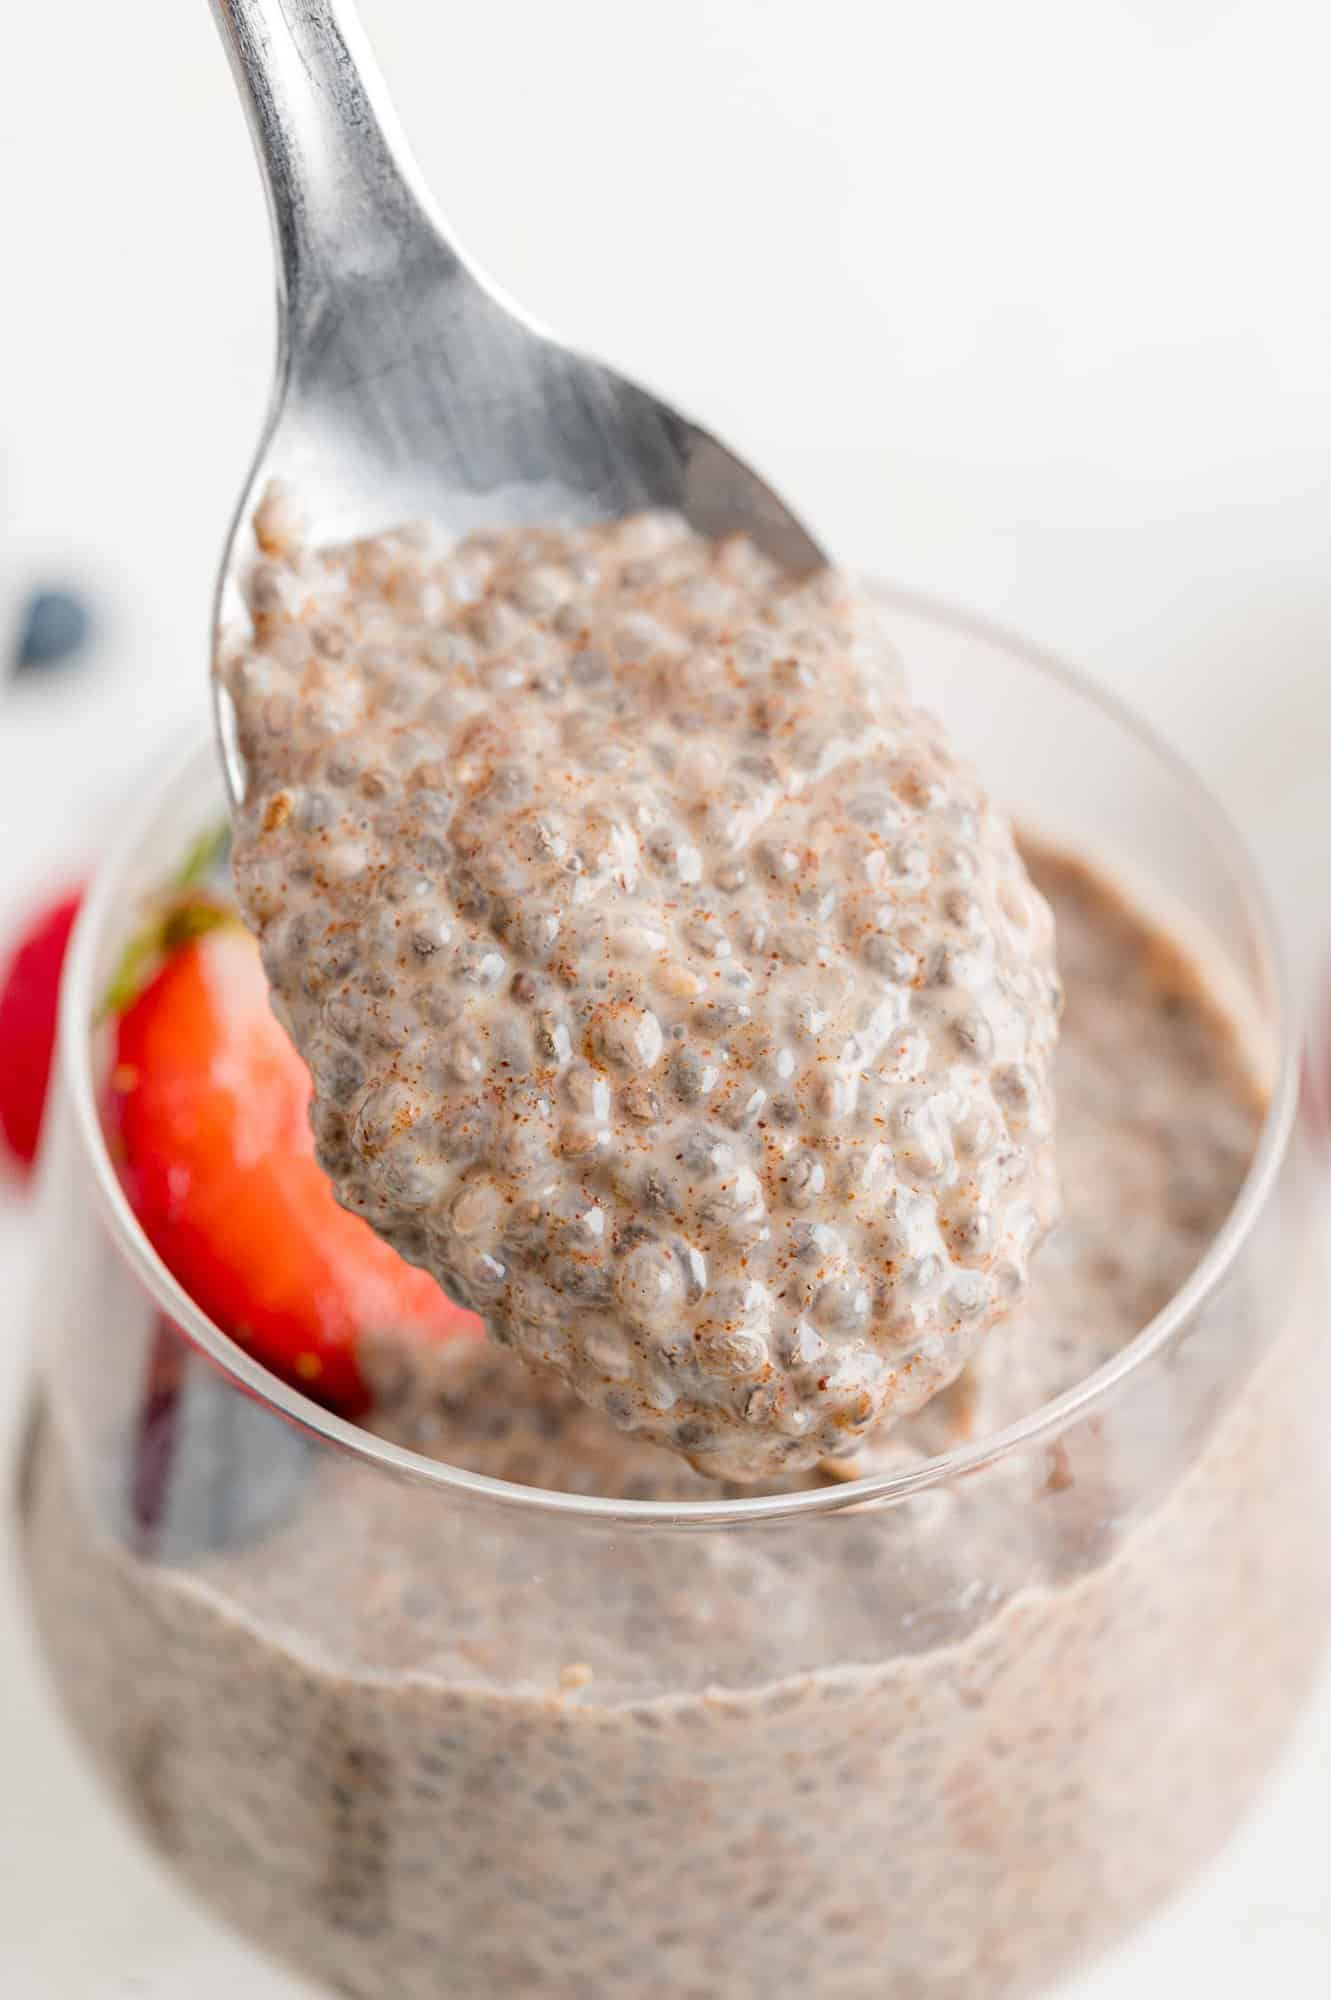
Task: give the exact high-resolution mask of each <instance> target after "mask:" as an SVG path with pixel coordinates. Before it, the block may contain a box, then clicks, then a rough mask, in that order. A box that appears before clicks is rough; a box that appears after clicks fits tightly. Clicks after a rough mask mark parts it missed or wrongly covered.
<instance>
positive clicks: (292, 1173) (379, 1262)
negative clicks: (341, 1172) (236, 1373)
mask: <svg viewBox="0 0 1331 2000" xmlns="http://www.w3.org/2000/svg"><path fill="white" fill-rule="evenodd" d="M309 1097H310V1079H309V1073H308V1071H307V1070H306V1069H305V1066H304V1064H303V1063H302V1062H301V1059H300V1057H299V1056H298V1055H297V1053H296V1051H295V1049H294V1048H293V1047H292V1045H291V1043H290V1041H289V1040H288V1039H287V1037H286V1035H285V1034H284V1033H283V1031H282V1029H281V1027H280V1026H279V1025H278V1023H277V1021H276V1020H275V1019H274V1017H273V1015H272V1012H271V1010H270V1008H269V1005H268V992H267V987H266V985H265V982H264V975H263V968H262V966H261V965H260V963H259V954H258V950H257V947H256V946H255V943H254V940H253V939H252V938H251V937H250V936H249V934H248V933H247V932H245V931H243V930H241V929H240V928H239V927H238V926H236V925H233V924H226V925H223V926H222V927H221V928H215V929H211V930H208V931H206V932H205V933H204V934H203V935H202V936H196V937H193V938H191V939H190V940H189V941H188V942H187V943H185V944H183V945H182V946H181V948H179V949H178V950H176V951H175V952H174V953H173V954H172V955H171V956H170V957H168V959H167V961H166V963H165V964H164V965H163V966H162V967H161V969H160V970H159V971H158V972H157V974H156V976H155V977H154V978H153V979H152V980H151V982H150V983H149V984H148V986H147V987H145V988H144V990H143V991H142V992H141V993H140V994H139V996H138V998H137V999H136V1000H134V1001H133V1002H132V1004H130V1005H129V1007H128V1008H127V1009H126V1011H125V1012H124V1013H123V1014H122V1015H121V1016H120V1019H119V1021H118V1023H117V1031H116V1061H115V1068H114V1070H113V1073H112V1078H111V1100H112V1114H111V1115H112V1118H113V1121H114V1127H115V1130H116V1132H117V1135H118V1139H119V1144H120V1148H121V1152H122V1160H121V1166H122V1172H123V1174H124V1179H125V1184H126V1187H127V1190H128V1193H129V1198H130V1201H131V1203H132V1204H133V1207H134V1211H135V1214H136V1215H137V1216H138V1218H139V1220H140V1222H141V1223H142V1225H143V1228H144V1230H145V1232H146V1233H147V1235H148V1237H149V1239H150V1240H151V1242H152V1244H153V1246H154V1248H155V1249H156V1250H157V1252H158V1254H159V1255H160V1256H161V1258H162V1259H163V1261H164V1263H165V1264H166V1265H167V1266H168V1268H169V1269H170V1270H171V1271H172V1272H173V1273H174V1275H175V1276H176V1277H177V1278H178V1279H179V1281H180V1283H181V1284H182V1285H183V1286H184V1287H185V1289H186V1290H187V1291H188V1292H189V1294H190V1295H191V1297H192V1298H194V1299H195V1300H196V1301H197V1303H198V1304H199V1305H200V1306H201V1307H202V1308H203V1310H204V1311H205V1312H206V1313H207V1314H208V1315H209V1317H210V1318H211V1319H213V1320H215V1321H216V1323H217V1324H218V1325H219V1326H220V1327H222V1328H223V1329H224V1330H225V1331H226V1332H227V1333H229V1334H230V1335H231V1336H232V1338H233V1339H235V1340H237V1341H238V1342H239V1343H240V1344H241V1346H243V1347H245V1348H246V1349H247V1350H248V1351H249V1352H250V1353H251V1354H253V1355H254V1356H255V1357H256V1359H258V1360H260V1361H262V1362H263V1363H264V1364H265V1365H266V1366H267V1367H269V1368H271V1369H272V1370H273V1371H274V1373H275V1374H278V1375H281V1376H282V1377H284V1379H285V1380H287V1381H288V1382H293V1383H295V1384H296V1385H297V1386H298V1387H300V1388H302V1389H305V1390H306V1391H308V1393H309V1394H310V1395H312V1396H314V1397H316V1398H317V1399H318V1400H319V1401H320V1402H322V1403H325V1404H327V1405H328V1406H329V1407H330V1408H332V1409H335V1410H339V1411H341V1412H342V1413H343V1414H345V1415H349V1416H355V1415H357V1414H359V1413H360V1412H361V1411H363V1410H364V1408H365V1406H366V1403H367V1400H368V1398H367V1391H366V1386H365V1382H364V1379H363V1377H362V1374H361V1370H360V1366H359V1364H358V1361H357V1344H358V1340H359V1337H360V1335H361V1334H362V1333H366V1332H378V1333H388V1334H401V1335H402V1336H403V1338H404V1339H409V1340H416V1339H427V1340H446V1339H450V1338H453V1337H455V1336H458V1335H468V1334H474V1333H475V1332H477V1331H479V1327H480V1322H479V1321H478V1320H477V1319H476V1318H475V1317H474V1316H473V1315H472V1314H471V1313H464V1312H462V1311H461V1310H460V1309H459V1308H458V1307H457V1306H455V1305H453V1304H452V1303H451V1301H450V1300H448V1299H447V1298H445V1296H444V1294H443V1292H442V1291H441V1290H440V1289H439V1287H438V1285H437V1284H436V1283H435V1282H434V1280H433V1278H431V1277H429V1276H428V1275H427V1274H426V1273H425V1272H423V1271H418V1270H415V1269H413V1267H412V1266H411V1265H409V1264H406V1263H404V1262H403V1261H402V1259H401V1258H400V1257H399V1256H398V1255H397V1253H396V1251H393V1250H390V1249H389V1247H388V1245H387V1244H385V1243H382V1242H381V1241H380V1240H379V1238H378V1237H377V1236H376V1235H375V1234H374V1232H373V1230H371V1229H370V1228H369V1226H368V1225H367V1224H366V1223H364V1222H362V1221H361V1220H360V1218H359V1217H357V1216H354V1215H348V1214H347V1212H346V1210H345V1209H342V1208H339V1207H338V1205H337V1202H336V1201H335V1200H334V1198H333V1193H332V1189H331V1188H330V1187H329V1184H328V1182H327V1180H326V1179H325V1178H324V1175H323V1172H322V1170H321V1168H320V1167H319V1165H318V1163H317V1161H316V1160H315V1157H314V1139H313V1136H312V1134H311V1132H310V1128H309V1123H308V1119H307V1116H306V1111H307V1106H308V1103H309Z"/></svg>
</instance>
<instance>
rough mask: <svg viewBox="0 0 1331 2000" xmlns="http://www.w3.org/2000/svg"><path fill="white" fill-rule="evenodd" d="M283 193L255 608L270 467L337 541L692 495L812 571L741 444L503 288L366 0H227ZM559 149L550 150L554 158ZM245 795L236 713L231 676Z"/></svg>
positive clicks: (267, 159)
mask: <svg viewBox="0 0 1331 2000" xmlns="http://www.w3.org/2000/svg"><path fill="white" fill-rule="evenodd" d="M212 6H213V12H214V14H215V15H216V17H217V22H218V26H219V27H220V29H221V33H222V39H223V41H224V42H225V44H226V47H227V52H228V54H229V56H230V58H231V64H232V68H233V70H234V72H235V76H236V81H237V83H238V85H239V86H240V92H241V96H242V97H243V99H244V101H245V106H246V110H247V112H248V115H249V120H250V127H251V130H252V132H253V136H254V143H255V146H256V149H257V151H258V155H259V164H260V168H261V171H262V173H263V178H264V183H265V186H266V188H267V191H268V205H269V210H270V213H271V217H272V224H273V235H274V239H275V242H276V250H277V267H278V356H277V373H276V381H275V385H274V390H273V397H272V403H271V405H270V408H269V412H268V419H267V422H266V424H265V426H264V431H263V436H262V438H261V439H260V442H259V449H258V453H257V456H256V458H255V461H254V466H253V470H252V471H251V473H250V477H249V481H248V484H247V486H246V488H245V491H244V493H243V494H242V496H241V501H240V506H239V508H238V510H237V513H236V518H235V521H234V523H233V525H232V530H231V535H230V538H229V541H228V544H227V549H226V554H225V557H224V559H223V563H222V571H221V577H220V580H219V585H218V593H217V600H216V606H215V626H216V628H217V629H220V627H221V626H222V624H223V623H230V622H231V620H232V619H233V618H234V617H235V616H236V615H238V614H239V612H240V610H241V599H240V593H239V578H240V577H241V576H242V575H243V573H244V570H245V567H246V565H247V563H248V561H249V559H250V557H251V556H252V554H253V548H254V544H253V537H252V533H251V530H250V517H251V515H252V513H253V510H254V505H255V502H256V501H257V499H258V496H259V494H260V493H261V492H262V490H263V488H264V487H265V486H266V485H267V483H268V481H269V480H270V479H278V480H281V481H282V482H283V483H284V484H286V485H287V486H289V487H290V488H291V489H292V491H293V493H294V494H295V495H296V496H297V498H298V499H299V501H300V504H301V505H302V508H303V510H304V513H305V517H306V521H307V524H308V528H309V531H310V535H311V538H312V539H313V540H314V541H315V542H333V541H340V540H344V539H346V538H348V537H350V536H357V535H364V534H370V533H375V532H377V531H380V530H382V529H386V528H389V527H392V526H395V525H396V524H397V523H399V522H402V521H405V520H410V519H415V518H421V517H429V518H430V519H432V520H434V521H436V522H439V523H441V524H442V525H443V526H444V527H445V528H446V529H448V530H450V531H453V532H456V533H458V534H463V533H466V532H468V531H469V530H471V529H473V528H476V527H480V526H487V527H493V526H502V525H504V524H507V523H511V522H521V521H536V520H547V521H558V520H562V521H589V520H604V519H611V518H614V517H616V516H619V515H623V514H630V513H633V512H635V511H636V510H638V509H640V508H643V507H673V508H677V509H678V510H679V511H680V512H681V513H683V514H684V515H685V516H686V517H687V518H688V520H689V521H690V522H691V523H692V524H693V526H694V527H695V528H697V529H699V530H700V531H701V532H703V533H705V534H708V535H721V534H728V533H731V532H734V531H737V530H742V531H743V532H744V533H746V534H749V535H751V536H752V537H753V538H754V540H755V541H757V542H758V543H760V544H761V546H762V547H763V548H764V549H765V550H767V552H768V553H769V554H770V555H772V556H773V557H775V558H776V559H777V560H778V561H779V562H780V563H782V564H783V566H785V567H788V568H790V569H792V570H807V569H810V568H813V567H816V566H818V565H820V564H821V563H822V562H823V561H824V560H825V558H824V556H823V554H822V551H821V550H820V549H819V547H818V545H817V543H816V542H815V541H814V540H813V538H812V537H811V536H810V534H809V533H808V531H807V529H805V528H804V527H803V526H802V525H801V524H800V522H799V521H797V520H796V518H795V517H794V515H793V514H791V513H790V512H789V510H788V509H787V508H786V507H784V506H783V505H782V503H781V502H780V501H779V500H778V499H777V497H776V495H775V494H774V493H773V492H772V491H771V489H770V488H769V487H767V486H765V485H764V484H763V483H762V481H761V480H760V479H758V478H757V477H756V476H755V475H754V474H753V473H752V472H751V471H750V470H749V468H748V467H747V466H746V465H743V464H742V463H741V462H740V460H739V459H737V458H736V457H735V456H734V455H733V453H731V452H729V451H727V449H726V448H725V446H724V445H722V444H720V443H718V441H717V440H716V439H715V438H714V437H712V436H711V435H710V434H709V433H708V432H707V431H704V430H701V429H700V428H699V427H698V426H697V425H696V424H694V423H692V422H690V420H689V419H688V418H687V417H685V416H682V415H681V414H680V413H679V412H678V411H677V410H674V409H671V408H670V406H669V405H668V404H666V403H662V402H659V401H658V400H657V399H656V398H655V397H654V396H651V395H649V394H648V393H647V392H646V390H644V389H640V388H638V387H637V386H636V384H634V383H632V382H627V381H625V379H624V377H623V376H622V375H617V374H615V373H614V371H613V370H612V369H609V368H605V367H603V366H602V365H601V363H600V362H597V361H591V360H588V359H586V358H585V357H584V356H583V355H580V354H574V353H571V352H570V351H569V349H568V348H566V347H561V346H560V345H559V343H558V342H557V341H555V340H552V339H551V338H550V336H549V335H548V334H546V333H543V332H541V331H539V330H538V329H537V328H536V327H535V326H533V325H532V323H531V322H530V321H529V320H528V319H527V318H526V317H525V316H524V315H519V314H518V313H516V312H515V311H513V309H512V308H511V307H509V306H508V305H506V304H505V303H504V302H503V301H502V300H501V299H499V298H498V297H497V296H496V295H495V293H494V291H493V290H492V289H491V288H490V287H489V286H488V285H487V284H485V283H483V282H482V280H481V279H480V278H479V277H478V276H477V274H476V273H475V272H474V271H473V270H472V269H471V268H470V267H469V266H468V265H467V264H466V263H465V262H464V261H463V259H462V258H461V257H460V256H459V254H458V252H457V251H456V250H455V249H454V248H453V246H452V244H451V243H450V242H449V240H448V236H447V234H446V232H445V230H444V226H443V223H442V222H441V220H440V218H439V215H438V213H437V211H436V209H435V207H434V203H433V202H432V200H431V198H430V196H429V194H428V193H427V192H426V190H425V188H424V186H423V185H422V182H421V178H420V175H419V172H418V170H417V168H416V166H415V164H414V162H413V161H412V158H411V155H410V153H409V151H408V149H407V145H406V142H405V140H404V139H403V137H402V134H401V132H400V130H399V128H398V125H397V120H396V118H395V117H394V115H393V111H392V107H391V105H390V104H389V101H388V95H387V91H386V89H385V87H384V84H383V80H382V78H381V77H380V75H379V72H378V70H377V68H376V66H375V63H374V59H373V57H372V55H371V54H370V51H369V48H368V46H367V44H366V41H365V38H364V35H363V32H362V31H361V28H360V26H359V23H358V22H357V20H356V18H355V15H354V13H353V11H352V8H351V6H350V4H349V0H340V4H334V0H212ZM538 165H539V163H538V162H536V161H533V162H532V170H533V172H535V171H537V170H538ZM214 690H215V692H214V702H215V708H216V717H217V725H218V733H219V738H220V742H221V747H222V755H223V761H224V764H225V768H226V777H227V784H228V787H229V789H230V792H231V796H232V799H233V801H235V800H238V799H239V798H240V797H241V796H242V794H243V791H244V770H243V766H242V763H241V759H240V755H239V751H238V748H237V743H236V733H235V726H234V717H233V715H232V714H231V711H230V704H229V702H228V700H227V698H226V696H225V694H224V693H223V692H222V690H221V689H220V686H219V685H218V683H217V682H216V680H215V681H214Z"/></svg>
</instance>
